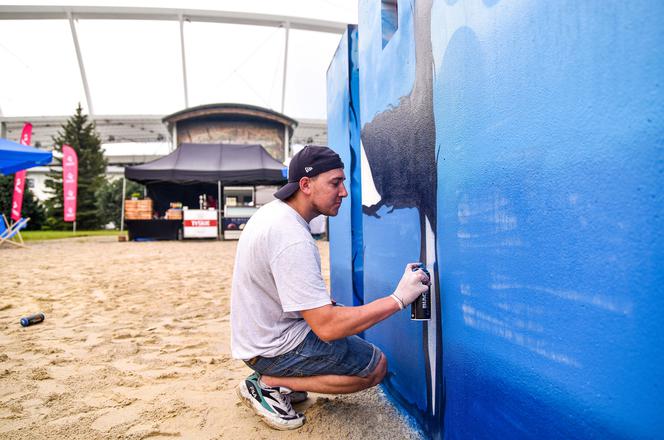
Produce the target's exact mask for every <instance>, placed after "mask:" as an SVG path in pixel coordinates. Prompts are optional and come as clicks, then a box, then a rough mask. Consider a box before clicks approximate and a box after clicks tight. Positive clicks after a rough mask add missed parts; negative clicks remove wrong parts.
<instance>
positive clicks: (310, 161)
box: [274, 145, 344, 200]
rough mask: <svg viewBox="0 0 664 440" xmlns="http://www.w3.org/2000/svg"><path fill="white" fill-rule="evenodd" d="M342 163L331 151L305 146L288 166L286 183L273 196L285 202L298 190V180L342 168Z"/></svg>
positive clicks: (321, 147) (315, 146)
mask: <svg viewBox="0 0 664 440" xmlns="http://www.w3.org/2000/svg"><path fill="white" fill-rule="evenodd" d="M343 167H344V163H343V162H342V161H341V158H340V157H339V155H338V154H337V153H335V152H334V151H333V150H332V149H330V148H328V147H324V146H320V145H307V146H306V147H304V148H303V149H302V150H300V152H299V153H297V154H296V155H295V156H293V158H292V159H291V161H290V165H289V166H288V183H287V184H286V185H284V186H282V187H281V188H280V189H279V191H277V192H276V193H274V196H275V197H276V198H278V199H281V200H286V199H287V198H289V197H290V196H292V195H293V194H295V191H297V190H298V189H300V179H301V178H303V177H314V176H317V175H319V174H320V173H324V172H325V171H330V170H334V169H337V168H343Z"/></svg>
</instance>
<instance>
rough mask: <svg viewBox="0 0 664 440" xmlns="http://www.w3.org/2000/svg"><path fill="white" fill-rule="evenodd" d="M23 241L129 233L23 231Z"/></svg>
mask: <svg viewBox="0 0 664 440" xmlns="http://www.w3.org/2000/svg"><path fill="white" fill-rule="evenodd" d="M21 235H22V236H23V240H25V241H37V240H58V239H61V238H76V237H92V236H98V235H114V236H118V235H127V231H124V232H120V231H115V230H112V229H111V230H108V229H101V230H97V231H76V234H74V233H73V232H72V231H21Z"/></svg>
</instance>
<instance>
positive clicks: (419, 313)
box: [410, 263, 431, 321]
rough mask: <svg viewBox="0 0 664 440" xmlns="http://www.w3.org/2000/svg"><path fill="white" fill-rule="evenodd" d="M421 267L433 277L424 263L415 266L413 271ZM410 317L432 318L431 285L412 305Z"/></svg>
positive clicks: (423, 319) (413, 318)
mask: <svg viewBox="0 0 664 440" xmlns="http://www.w3.org/2000/svg"><path fill="white" fill-rule="evenodd" d="M420 269H421V270H422V271H423V272H424V273H425V274H427V276H428V277H429V279H431V275H429V271H428V270H427V268H426V267H424V264H422V263H420V265H419V266H417V267H413V272H415V271H416V270H420ZM410 319H411V320H413V321H428V320H430V319H431V286H429V288H428V289H427V290H426V291H425V292H424V293H422V295H420V296H419V297H418V298H417V299H416V300H415V302H413V303H412V304H411V305H410Z"/></svg>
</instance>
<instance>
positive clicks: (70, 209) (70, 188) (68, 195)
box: [62, 145, 78, 222]
mask: <svg viewBox="0 0 664 440" xmlns="http://www.w3.org/2000/svg"><path fill="white" fill-rule="evenodd" d="M62 193H63V197H64V210H65V213H64V220H65V221H66V222H74V221H76V196H77V193H78V156H77V155H76V151H74V149H73V148H72V147H70V146H69V145H63V146H62Z"/></svg>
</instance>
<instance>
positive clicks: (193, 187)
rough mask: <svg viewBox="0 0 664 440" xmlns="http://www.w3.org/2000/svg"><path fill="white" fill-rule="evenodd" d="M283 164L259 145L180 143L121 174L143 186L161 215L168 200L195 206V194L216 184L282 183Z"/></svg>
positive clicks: (213, 188) (210, 192)
mask: <svg viewBox="0 0 664 440" xmlns="http://www.w3.org/2000/svg"><path fill="white" fill-rule="evenodd" d="M285 176H286V167H285V166H284V164H282V163H281V162H279V161H278V160H276V159H274V158H272V156H270V155H269V154H268V152H267V151H265V149H264V148H263V147H262V146H261V145H232V144H180V146H179V147H178V148H177V149H176V150H175V151H173V152H172V153H170V154H169V155H167V156H164V157H161V158H159V159H157V160H153V161H152V162H147V163H144V164H141V165H136V166H132V167H127V168H125V177H126V178H127V179H129V180H133V181H135V182H138V183H141V184H143V185H145V186H146V187H147V192H148V196H149V197H150V198H151V199H152V200H153V201H154V209H155V210H156V211H158V212H159V213H160V214H161V215H163V213H164V212H165V211H166V209H168V207H169V204H170V202H174V201H180V202H182V203H183V204H184V205H186V206H190V207H198V196H199V194H208V195H213V196H216V195H217V192H218V189H217V186H218V185H219V184H220V186H256V185H282V184H284V183H285V182H286V177H285Z"/></svg>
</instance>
